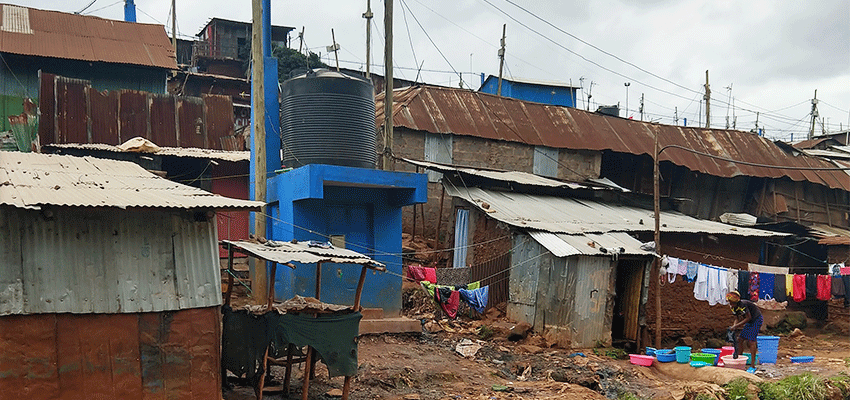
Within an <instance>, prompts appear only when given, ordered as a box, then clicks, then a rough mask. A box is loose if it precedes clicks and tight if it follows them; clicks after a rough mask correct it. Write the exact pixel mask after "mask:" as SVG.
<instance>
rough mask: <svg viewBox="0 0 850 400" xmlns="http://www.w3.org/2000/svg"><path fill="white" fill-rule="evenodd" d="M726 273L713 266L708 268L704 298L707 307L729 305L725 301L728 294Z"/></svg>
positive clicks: (724, 270)
mask: <svg viewBox="0 0 850 400" xmlns="http://www.w3.org/2000/svg"><path fill="white" fill-rule="evenodd" d="M727 277H728V273H727V271H726V269H721V268H717V267H714V266H710V267H708V289H707V291H706V292H707V293H706V295H707V296H706V297H707V298H708V304H709V305H712V306H713V305H717V304H724V305H725V304H729V302H727V301H726V293H728V292H729V289H728V286H727V284H728V282H727Z"/></svg>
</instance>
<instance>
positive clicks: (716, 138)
mask: <svg viewBox="0 0 850 400" xmlns="http://www.w3.org/2000/svg"><path fill="white" fill-rule="evenodd" d="M393 93H394V94H393V96H394V97H393V99H394V101H393V103H394V104H393V123H394V124H395V126H400V127H404V128H408V129H412V130H418V131H425V132H430V133H444V134H447V133H450V134H455V135H466V136H475V137H480V138H485V139H493V140H505V141H512V142H521V143H526V144H529V145H534V146H548V147H553V148H566V149H576V150H597V151H601V150H611V151H616V152H620V153H630V154H636V155H642V154H646V155H651V154H652V153H653V152H654V147H653V146H654V136H655V134H656V132H657V133H658V137H659V143H660V145H661V146H666V145H679V146H683V147H686V148H689V149H693V150H696V151H699V152H702V153H707V154H711V155H715V156H720V157H726V158H730V159H734V160H740V161H746V162H750V163H756V164H764V165H782V166H786V167H794V168H799V167H804V168H835V165H834V164H832V163H831V162H830V161H828V160H823V159H820V158H817V157H810V156H806V155H796V156H795V155H792V154H789V153H787V152H785V151H783V150H782V149H781V148H780V147H779V146H777V145H776V144H775V143H773V142H771V141H769V140H767V139H765V138H763V137H759V136H758V135H755V134H752V133H749V132H742V131H733V130H724V129H703V128H692V127H681V126H671V125H658V124H651V123H648V122H641V121H634V120H628V119H623V118H618V117H612V116H606V115H601V114H597V113H592V112H587V111H582V110H578V109H575V108H567V107H560V106H551V105H546V104H540V103H533V102H528V101H522V100H516V99H511V98H507V97H499V96H495V95H491V94H487V93H480V92H473V91H470V90H465V89H455V88H447V87H435V86H415V87H408V88H404V89H398V90H395V91H393ZM376 100H377V103H378V104H377V106H376V107H375V109H376V111H377V113H376V122H377V124H378V125H381V124H382V123H383V119H384V112H383V110H384V107H383V102H384V95H383V94H379V95H378V96H377V98H376ZM660 159H661V160H662V161H669V162H672V163H673V164H676V165H680V166H683V167H686V168H688V169H690V170H692V171H698V172H702V173H705V174H708V175H714V176H719V177H725V178H731V177H735V176H756V177H763V178H782V177H787V178H789V179H791V180H794V181H809V182H812V183H817V184H821V185H825V186H828V187H830V188H836V189H843V190H847V191H850V177H848V175H847V174H845V173H844V172H842V171H805V170H794V169H776V168H765V167H758V166H749V165H744V164H740V163H732V162H728V161H722V160H718V159H714V158H710V157H705V156H700V155H697V154H694V153H691V152H687V151H684V150H681V149H676V148H668V149H667V150H665V151H664V152H663V153H661V158H660Z"/></svg>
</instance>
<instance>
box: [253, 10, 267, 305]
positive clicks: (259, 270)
mask: <svg viewBox="0 0 850 400" xmlns="http://www.w3.org/2000/svg"><path fill="white" fill-rule="evenodd" d="M251 6H252V7H251V8H252V10H253V21H252V25H251V104H252V106H253V109H252V110H251V114H252V116H253V118H252V121H251V123H252V124H253V125H254V131H253V132H252V135H251V136H252V139H253V141H252V142H251V143H252V144H251V146H252V148H251V150H252V153H253V155H254V160H253V162H254V165H255V166H256V167H254V200H258V201H261V202H263V203H265V202H266V99H265V85H264V83H265V82H264V78H265V73H264V69H265V68H264V67H265V64H264V60H263V36H262V35H263V22H262V21H263V6H262V3H261V0H253V1H252V2H251ZM265 236H266V216H265V207H262V208H261V209H260V212H255V213H254V237H256V238H260V237H265ZM254 261H255V262H254V276H252V277H251V286H252V289H253V292H252V293H253V297H254V300H255V301H256V302H257V304H262V303H261V302H262V301H264V300H265V299H266V298H267V293H268V292H267V291H266V280H267V279H268V278H267V274H266V263H265V261H263V260H261V259H259V258H255V259H254Z"/></svg>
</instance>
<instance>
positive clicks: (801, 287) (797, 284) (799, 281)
mask: <svg viewBox="0 0 850 400" xmlns="http://www.w3.org/2000/svg"><path fill="white" fill-rule="evenodd" d="M791 283H792V284H793V286H792V292H793V293H794V301H796V302H798V303H799V302H801V301H803V300H805V299H806V276H805V275H801V274H797V275H794V278H793V279H792V280H791Z"/></svg>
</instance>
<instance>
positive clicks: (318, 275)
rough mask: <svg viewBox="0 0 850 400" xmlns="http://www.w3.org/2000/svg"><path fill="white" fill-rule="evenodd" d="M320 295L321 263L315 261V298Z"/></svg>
mask: <svg viewBox="0 0 850 400" xmlns="http://www.w3.org/2000/svg"><path fill="white" fill-rule="evenodd" d="M321 296H322V263H321V262H318V263H316V300H320V299H321Z"/></svg>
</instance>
